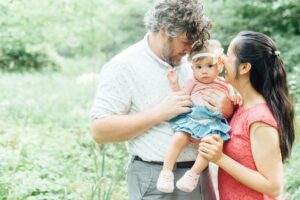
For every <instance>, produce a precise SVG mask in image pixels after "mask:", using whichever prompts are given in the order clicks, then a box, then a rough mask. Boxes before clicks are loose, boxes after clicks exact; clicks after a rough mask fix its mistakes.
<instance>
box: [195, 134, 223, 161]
mask: <svg viewBox="0 0 300 200" xmlns="http://www.w3.org/2000/svg"><path fill="white" fill-rule="evenodd" d="M222 149H223V140H222V138H221V137H220V136H218V135H212V136H207V137H205V138H203V139H201V142H200V144H199V149H198V152H199V153H200V154H201V155H202V156H203V157H204V158H206V159H207V160H208V161H211V162H214V163H216V164H217V163H218V161H219V160H220V158H221V157H222V156H223V151H222Z"/></svg>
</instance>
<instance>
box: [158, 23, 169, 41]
mask: <svg viewBox="0 0 300 200" xmlns="http://www.w3.org/2000/svg"><path fill="white" fill-rule="evenodd" d="M159 35H160V36H161V37H162V38H164V37H166V36H167V34H166V27H165V25H161V26H160V28H159Z"/></svg>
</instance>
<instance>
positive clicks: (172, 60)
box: [161, 38, 182, 67]
mask: <svg viewBox="0 0 300 200" xmlns="http://www.w3.org/2000/svg"><path fill="white" fill-rule="evenodd" d="M171 42H172V38H169V39H168V41H167V42H166V43H165V44H164V45H163V48H162V50H161V56H162V58H163V60H164V61H165V62H167V63H169V64H170V65H171V66H172V67H175V66H177V65H180V63H181V58H182V57H181V58H180V59H178V56H171V53H172V48H173V47H172V43H171Z"/></svg>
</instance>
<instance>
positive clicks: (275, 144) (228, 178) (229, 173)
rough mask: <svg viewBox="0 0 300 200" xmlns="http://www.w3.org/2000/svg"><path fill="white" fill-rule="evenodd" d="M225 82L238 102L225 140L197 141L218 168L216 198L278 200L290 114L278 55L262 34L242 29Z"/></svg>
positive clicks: (229, 54)
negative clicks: (239, 96) (228, 137)
mask: <svg viewBox="0 0 300 200" xmlns="http://www.w3.org/2000/svg"><path fill="white" fill-rule="evenodd" d="M224 64H225V80H226V81H227V82H228V83H230V84H232V85H233V86H234V87H235V88H236V89H237V90H238V92H239V93H240V94H241V96H242V98H243V106H239V107H238V108H237V110H236V111H235V113H234V115H233V116H232V119H231V121H230V126H231V127H232V129H231V131H230V136H231V139H230V140H229V141H228V142H227V143H226V144H224V149H223V152H222V146H223V144H222V140H221V139H220V138H219V137H218V136H213V137H208V138H204V139H203V143H201V144H200V145H199V152H200V154H201V155H202V156H203V157H205V158H206V159H207V160H210V161H213V162H214V163H216V164H217V165H218V166H219V167H220V168H219V175H218V185H219V193H220V199H221V200H226V199H230V200H232V199H249V200H250V199H255V200H259V199H279V198H280V195H281V194H282V189H283V162H284V161H286V159H287V158H288V157H289V156H290V153H291V148H292V144H293V141H294V138H295V133H294V124H293V119H294V110H293V106H292V103H291V99H290V97H289V95H288V87H287V81H286V73H285V70H284V65H283V62H282V60H281V58H280V52H279V51H278V50H277V47H276V45H275V43H274V41H273V40H272V39H271V38H269V37H268V36H266V35H264V34H262V33H257V32H252V31H243V32H241V33H239V34H238V35H237V36H236V37H235V38H234V39H233V40H232V42H231V43H230V46H229V48H228V52H227V57H226V58H224Z"/></svg>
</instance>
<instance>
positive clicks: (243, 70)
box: [239, 63, 251, 75]
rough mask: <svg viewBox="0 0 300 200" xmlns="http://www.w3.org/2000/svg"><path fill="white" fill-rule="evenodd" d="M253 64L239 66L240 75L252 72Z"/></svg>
mask: <svg viewBox="0 0 300 200" xmlns="http://www.w3.org/2000/svg"><path fill="white" fill-rule="evenodd" d="M250 69H251V64H250V63H242V64H240V66H239V74H240V75H244V74H247V73H249V72H250Z"/></svg>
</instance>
